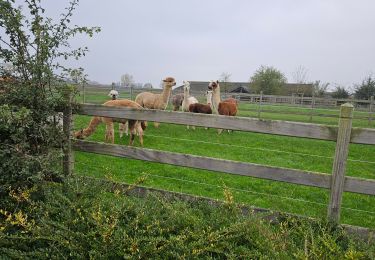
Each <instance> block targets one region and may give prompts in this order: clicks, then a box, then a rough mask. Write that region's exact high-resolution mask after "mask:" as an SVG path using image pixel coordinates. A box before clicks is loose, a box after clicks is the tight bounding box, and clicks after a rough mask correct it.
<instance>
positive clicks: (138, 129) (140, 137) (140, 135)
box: [136, 122, 143, 147]
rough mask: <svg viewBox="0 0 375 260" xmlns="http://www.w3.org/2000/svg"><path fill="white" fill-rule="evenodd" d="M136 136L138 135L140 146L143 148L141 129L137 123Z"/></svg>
mask: <svg viewBox="0 0 375 260" xmlns="http://www.w3.org/2000/svg"><path fill="white" fill-rule="evenodd" d="M136 132H137V134H138V135H139V142H140V143H141V146H142V147H143V129H142V126H141V123H140V122H138V123H137V131H136Z"/></svg>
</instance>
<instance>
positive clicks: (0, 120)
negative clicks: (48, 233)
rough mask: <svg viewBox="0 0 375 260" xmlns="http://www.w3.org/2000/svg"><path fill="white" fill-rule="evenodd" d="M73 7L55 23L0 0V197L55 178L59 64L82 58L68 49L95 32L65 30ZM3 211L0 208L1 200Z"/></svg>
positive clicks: (34, 0)
mask: <svg viewBox="0 0 375 260" xmlns="http://www.w3.org/2000/svg"><path fill="white" fill-rule="evenodd" d="M77 3H78V1H76V0H73V1H72V2H70V3H69V5H68V8H67V9H66V13H64V14H62V16H61V18H60V19H59V20H58V21H54V20H53V19H51V18H49V17H46V16H45V13H44V11H45V10H44V9H43V7H42V6H41V3H40V1H38V0H25V1H24V2H23V4H22V6H18V5H19V4H20V2H19V1H17V2H16V1H14V0H0V26H1V27H2V28H3V29H4V35H2V36H0V61H1V64H2V65H1V67H0V68H1V70H0V73H1V75H0V77H1V78H0V104H1V106H0V172H1V174H0V196H1V197H5V196H6V194H7V193H9V192H10V191H11V190H18V189H21V190H22V189H27V188H30V187H32V186H33V185H34V184H35V183H37V181H38V180H41V179H45V178H55V176H57V175H58V174H59V168H60V167H59V165H58V162H59V157H60V156H61V154H60V150H59V149H58V148H59V147H61V145H62V141H63V137H62V133H61V132H62V129H61V126H60V125H59V121H60V118H59V115H58V113H57V111H58V110H61V109H62V107H64V106H65V104H66V102H67V101H68V100H67V99H66V98H65V96H66V92H71V90H70V89H69V88H67V85H66V84H65V83H64V81H63V78H64V75H67V74H68V73H69V72H70V71H71V70H70V69H68V68H65V67H64V66H63V63H62V61H63V60H65V59H69V58H79V57H81V56H82V55H85V53H86V51H87V48H78V49H75V50H72V49H70V48H69V47H70V46H69V39H71V38H72V37H73V36H75V35H76V34H77V33H86V34H88V35H92V34H93V33H94V32H97V31H98V30H99V28H96V27H94V28H88V27H78V26H74V27H71V26H70V25H69V23H70V17H71V16H72V15H73V11H74V9H75V8H76V6H77ZM1 204H2V205H3V206H4V205H6V202H4V201H3V200H2V201H1Z"/></svg>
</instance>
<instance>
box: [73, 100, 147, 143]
mask: <svg viewBox="0 0 375 260" xmlns="http://www.w3.org/2000/svg"><path fill="white" fill-rule="evenodd" d="M103 105H104V106H117V107H131V108H137V109H143V108H142V107H141V106H140V105H139V104H137V103H135V102H134V101H131V100H128V99H122V100H118V99H117V100H110V101H107V102H105V103H104V104H103ZM126 121H128V124H129V129H130V141H129V145H133V143H134V138H135V132H136V131H137V132H138V134H139V142H140V143H141V146H143V130H145V129H146V125H145V122H143V121H137V120H127V119H120V118H109V117H100V116H94V117H93V118H92V119H91V121H90V124H89V125H88V127H87V128H85V129H82V130H80V131H77V132H75V133H74V137H75V138H78V139H84V138H86V137H88V136H90V135H91V134H92V133H94V132H95V130H96V127H97V126H98V125H99V124H100V123H102V122H103V123H105V124H106V132H105V140H106V141H107V142H111V143H114V141H115V138H114V130H113V123H114V122H120V123H125V122H126Z"/></svg>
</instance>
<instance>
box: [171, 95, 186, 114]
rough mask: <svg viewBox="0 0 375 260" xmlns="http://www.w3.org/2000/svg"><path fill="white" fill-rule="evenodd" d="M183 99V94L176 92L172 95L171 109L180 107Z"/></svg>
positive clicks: (174, 109) (175, 109) (176, 109)
mask: <svg viewBox="0 0 375 260" xmlns="http://www.w3.org/2000/svg"><path fill="white" fill-rule="evenodd" d="M183 100H184V94H183V93H180V94H176V95H174V96H173V97H172V104H173V111H178V110H180V107H181V106H182V101H183Z"/></svg>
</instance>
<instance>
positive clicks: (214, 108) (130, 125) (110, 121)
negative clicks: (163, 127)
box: [74, 77, 238, 146]
mask: <svg viewBox="0 0 375 260" xmlns="http://www.w3.org/2000/svg"><path fill="white" fill-rule="evenodd" d="M183 83H184V88H183V89H184V93H183V94H176V95H174V96H173V97H172V104H173V111H178V110H180V108H181V110H182V111H184V112H191V113H203V114H212V113H215V114H218V115H226V116H235V115H236V114H237V111H238V104H237V100H236V99H234V98H228V99H225V100H221V97H220V85H219V81H211V82H210V83H209V85H208V90H207V91H206V97H207V102H206V104H202V103H199V102H198V100H197V99H196V98H195V97H193V96H190V82H188V81H184V82H183ZM175 85H176V81H175V79H174V78H173V77H167V78H165V79H164V80H163V91H162V93H161V94H154V93H151V92H142V93H139V94H138V95H137V96H136V98H135V101H132V100H129V99H118V97H119V93H118V92H117V91H116V90H111V91H110V92H109V94H108V96H109V97H111V100H109V101H107V102H105V103H104V104H103V105H104V106H116V107H128V108H135V109H139V110H142V109H159V110H165V109H166V108H167V106H168V101H169V98H170V95H171V92H172V87H173V86H175ZM115 122H118V123H119V133H120V138H122V136H123V133H124V131H125V133H126V135H128V132H130V141H129V145H133V143H134V139H135V135H138V136H139V142H140V144H141V146H143V131H144V130H145V129H146V127H147V122H145V121H139V120H128V119H120V118H109V117H100V116H94V117H93V118H92V119H91V121H90V123H89V125H88V127H87V128H85V129H81V130H79V131H77V132H75V133H74V137H75V138H78V139H84V138H86V137H88V136H90V135H91V134H92V133H94V132H95V130H96V127H97V126H98V125H99V124H100V123H104V124H105V125H106V131H105V141H106V142H111V143H114V123H115ZM154 125H155V127H159V123H158V122H154ZM187 128H189V126H187ZM193 129H194V127H193ZM221 132H222V130H221V129H219V130H218V133H219V134H220V133H221Z"/></svg>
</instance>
